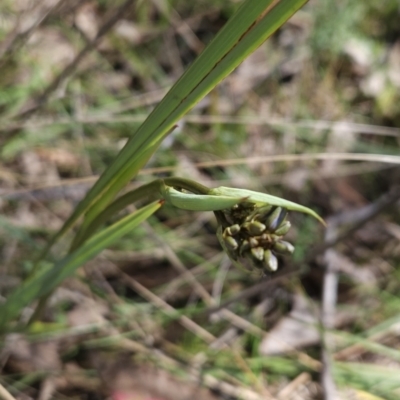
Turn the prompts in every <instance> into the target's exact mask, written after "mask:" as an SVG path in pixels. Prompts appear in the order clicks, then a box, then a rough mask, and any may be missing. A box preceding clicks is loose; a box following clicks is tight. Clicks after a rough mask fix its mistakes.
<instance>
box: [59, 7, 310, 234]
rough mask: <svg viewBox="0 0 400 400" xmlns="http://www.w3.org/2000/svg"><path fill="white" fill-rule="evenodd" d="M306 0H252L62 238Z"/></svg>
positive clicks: (92, 192)
mask: <svg viewBox="0 0 400 400" xmlns="http://www.w3.org/2000/svg"><path fill="white" fill-rule="evenodd" d="M306 1H307V0H280V1H279V0H278V1H272V0H246V1H245V2H244V3H243V4H242V6H241V7H240V8H239V9H238V11H237V12H236V13H235V15H234V16H233V17H232V18H231V19H230V20H229V21H228V23H227V24H226V25H225V26H224V27H223V28H222V29H221V31H220V32H219V33H218V35H217V36H216V37H215V39H214V40H213V41H212V42H211V43H210V44H209V45H208V46H207V48H206V49H205V50H204V51H203V53H202V54H201V55H200V56H199V57H198V58H197V59H196V61H195V62H194V63H193V64H192V65H191V67H190V68H189V69H188V70H187V71H186V72H185V74H184V75H183V76H182V77H181V78H180V79H179V80H178V82H176V84H175V85H174V86H173V87H172V89H171V90H170V91H169V92H168V94H167V95H166V96H165V97H164V99H163V100H162V101H161V103H160V104H159V105H158V106H157V107H156V108H155V109H154V111H153V112H152V113H151V114H150V115H149V117H148V118H147V119H146V121H145V122H144V123H143V124H142V125H141V126H140V127H139V129H138V130H137V131H136V132H135V134H134V135H133V136H132V137H131V139H130V140H129V141H128V143H127V145H126V146H125V147H124V149H123V150H122V151H121V152H120V154H119V155H118V157H117V158H116V160H115V161H114V162H113V164H112V165H111V166H110V167H109V168H108V169H107V170H106V171H105V172H104V173H103V175H102V176H101V177H100V178H99V180H98V181H97V182H96V184H95V185H94V186H93V187H92V189H91V190H90V191H89V192H88V194H87V195H86V197H85V198H84V199H83V200H82V201H81V203H80V204H79V205H78V207H77V208H76V209H75V211H74V213H73V214H72V215H71V217H70V218H69V219H68V221H67V222H66V223H65V225H64V226H63V228H62V230H61V231H60V232H59V233H58V235H57V237H56V238H58V237H59V236H61V235H62V234H63V233H64V232H66V231H67V230H68V229H69V228H70V227H71V226H72V225H73V224H74V223H75V222H76V221H77V220H78V218H79V217H80V216H81V215H82V214H84V213H86V212H87V211H88V210H89V209H90V208H91V207H92V210H91V212H90V213H89V215H88V217H87V220H86V222H85V224H87V225H88V224H90V222H91V221H92V220H93V219H94V218H95V217H96V215H97V214H98V213H100V212H101V211H102V210H103V209H104V208H105V207H106V206H107V205H108V204H109V203H110V202H111V201H112V199H113V198H114V197H115V195H116V194H117V193H118V192H119V191H120V190H121V188H123V187H124V186H125V185H126V183H127V182H128V181H129V180H130V179H132V178H133V177H134V176H135V175H136V174H137V172H138V171H139V170H140V168H141V167H142V166H143V165H144V163H145V162H146V161H147V159H148V158H149V157H150V156H151V154H152V153H153V152H154V151H155V150H156V148H157V147H158V146H159V144H160V143H161V141H162V139H163V138H164V137H165V136H166V135H167V134H168V133H169V132H170V131H171V130H172V129H173V127H174V124H176V122H177V121H178V120H179V119H180V118H181V117H182V116H183V115H184V114H185V113H187V112H188V111H189V110H190V109H191V108H192V107H193V106H194V105H195V104H196V103H197V102H198V101H199V100H201V98H203V97H204V96H205V95H206V94H207V93H208V92H209V91H210V90H211V89H213V87H215V85H216V84H217V83H218V82H220V81H221V80H222V79H223V78H224V77H226V76H227V75H228V74H229V73H230V72H232V70H233V69H234V68H236V67H237V66H238V65H239V64H240V62H241V61H242V60H243V59H244V58H245V57H247V56H248V55H249V54H250V53H251V52H252V51H254V49H256V48H257V47H258V46H259V45H260V44H261V43H262V42H263V41H265V40H266V39H267V38H268V36H270V35H271V34H272V33H273V32H274V31H275V30H276V29H278V28H279V26H281V25H282V24H283V22H284V21H286V20H287V19H288V18H289V17H290V16H291V15H292V14H293V13H294V12H295V11H296V10H297V9H299V8H300V7H301V6H302V5H303V4H304V3H306ZM271 5H274V7H273V8H271V9H270V7H271ZM265 13H266V15H264V14H265ZM261 16H263V17H261ZM93 205H94V207H93Z"/></svg>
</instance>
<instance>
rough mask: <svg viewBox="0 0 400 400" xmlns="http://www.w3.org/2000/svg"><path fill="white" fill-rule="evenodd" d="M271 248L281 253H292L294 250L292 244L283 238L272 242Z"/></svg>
mask: <svg viewBox="0 0 400 400" xmlns="http://www.w3.org/2000/svg"><path fill="white" fill-rule="evenodd" d="M273 249H274V250H275V251H276V252H278V253H281V254H293V252H294V246H293V245H292V244H291V243H289V242H285V241H284V240H278V241H277V242H276V243H274V245H273Z"/></svg>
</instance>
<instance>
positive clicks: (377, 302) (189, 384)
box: [0, 0, 400, 400]
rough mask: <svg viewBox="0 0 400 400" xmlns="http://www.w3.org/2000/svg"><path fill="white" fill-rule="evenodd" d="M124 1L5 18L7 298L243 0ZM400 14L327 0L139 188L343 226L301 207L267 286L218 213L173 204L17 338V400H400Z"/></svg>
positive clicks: (386, 6) (5, 343)
mask: <svg viewBox="0 0 400 400" xmlns="http://www.w3.org/2000/svg"><path fill="white" fill-rule="evenodd" d="M115 3H116V2H111V1H101V2H100V1H98V2H95V1H93V2H92V1H85V2H82V1H67V0H46V1H44V0H43V1H40V2H29V1H23V0H21V1H19V2H14V1H11V0H10V1H7V0H6V1H3V2H2V3H1V5H0V40H1V42H0V56H1V58H0V87H1V91H0V112H1V122H2V123H1V125H0V129H1V135H0V154H1V161H0V196H1V197H0V208H1V216H0V274H1V279H0V294H1V296H2V297H1V298H2V299H4V298H6V297H7V296H8V294H9V293H10V292H11V291H12V289H13V288H14V287H16V286H17V285H18V284H19V282H20V281H21V280H22V279H23V278H24V276H26V275H27V273H28V272H29V270H30V269H31V267H32V264H33V260H34V257H35V256H36V255H37V254H38V253H39V251H40V249H41V248H43V246H44V245H45V243H46V242H47V241H48V240H49V238H50V237H51V234H52V233H54V232H55V231H56V230H57V229H58V228H59V227H60V226H61V224H62V222H63V221H64V220H65V219H66V218H67V217H68V215H69V214H70V213H71V210H72V209H73V207H74V206H75V205H76V204H77V202H78V201H79V200H80V199H81V198H82V197H83V195H84V193H85V192H86V190H87V189H88V188H89V187H90V186H91V185H92V184H93V182H94V181H95V179H96V176H97V175H98V174H99V173H101V172H102V171H103V170H104V168H105V167H106V166H107V165H109V163H110V161H111V160H112V159H113V157H114V156H115V155H116V154H117V152H118V151H119V149H120V148H121V147H122V145H123V144H124V143H125V141H126V139H127V137H128V136H129V135H130V134H132V132H134V131H135V129H136V128H137V126H138V124H139V123H140V122H141V121H143V119H144V118H145V117H146V115H147V114H148V113H149V112H150V110H151V109H152V107H153V106H154V104H156V103H157V102H158V101H159V100H160V99H161V98H162V96H163V95H164V93H165V92H166V90H167V89H168V88H169V87H170V85H171V84H172V83H173V82H175V80H176V79H177V78H178V77H179V76H180V75H181V74H182V72H183V71H184V70H185V68H186V67H187V65H189V64H190V63H191V62H192V61H193V60H194V58H195V56H196V55H197V54H198V53H199V52H201V50H202V49H203V47H204V45H205V44H207V43H208V42H209V40H211V39H212V37H213V36H214V35H215V34H216V33H217V32H218V30H219V29H220V27H221V26H223V24H224V23H225V21H226V20H227V18H229V16H230V15H231V14H232V13H233V12H234V10H235V9H236V7H237V4H236V2H232V1H218V2H215V1H206V0H203V1H202V2H198V3H196V4H195V5H194V4H192V3H190V2H185V1H177V0H174V1H171V2H166V1H163V0H161V1H149V2H139V3H138V4H133V2H126V3H122V2H118V4H115ZM399 12H400V11H399V6H398V3H397V2H396V1H395V0H392V1H386V2H379V4H377V2H372V1H352V2H351V1H319V2H314V1H310V3H309V4H308V5H307V7H305V8H304V9H303V10H302V11H301V12H299V13H298V14H296V15H295V16H294V17H293V18H292V19H291V20H290V21H289V22H288V23H287V24H286V25H285V26H284V27H283V28H282V29H281V30H280V31H279V32H278V33H277V34H276V35H275V36H274V37H273V38H272V39H271V40H270V41H268V42H267V43H265V45H263V46H262V47H261V48H260V49H259V50H257V51H256V52H255V53H254V54H253V55H252V56H251V57H250V58H249V59H248V60H246V61H245V62H244V63H243V64H242V66H240V67H239V68H238V69H237V71H235V72H234V73H233V74H232V76H230V77H229V78H228V79H227V80H226V81H224V83H223V84H222V85H220V86H219V87H218V88H217V89H216V90H214V91H213V92H212V93H211V94H210V95H209V96H207V97H206V98H205V99H204V100H203V101H202V102H201V103H200V104H199V105H198V106H196V108H195V109H194V110H193V111H192V112H191V113H190V114H189V115H188V116H187V117H185V118H184V120H182V121H181V123H180V126H179V129H177V130H176V132H174V134H173V135H171V136H170V137H168V138H167V139H166V140H165V142H164V143H163V145H162V148H161V149H160V150H159V151H158V152H157V154H156V155H155V156H154V157H153V158H152V160H151V161H150V163H149V165H148V166H147V167H146V168H145V169H144V170H143V171H142V174H141V175H140V179H139V181H140V182H133V183H132V185H133V186H134V185H137V184H139V183H142V182H148V181H149V180H150V179H151V178H152V177H154V176H160V177H163V176H170V175H171V174H174V175H178V176H183V177H188V178H191V179H195V180H198V181H200V182H202V183H204V184H206V185H208V186H220V185H224V186H233V187H245V188H248V189H254V190H259V191H268V192H269V193H272V194H275V195H278V196H283V197H285V198H287V199H290V200H293V201H296V202H299V203H302V204H304V205H306V206H308V207H311V208H313V209H315V210H316V211H318V212H319V213H320V214H321V215H322V216H323V217H324V218H325V219H326V220H327V221H328V228H327V229H326V230H325V229H324V228H323V227H322V226H319V225H318V224H317V222H314V221H313V220H311V219H310V218H308V217H305V216H302V215H298V214H293V215H291V221H292V225H293V226H294V228H293V229H292V231H291V232H290V234H289V239H290V240H291V241H292V242H293V243H295V244H296V252H295V253H294V256H293V258H292V259H290V258H287V257H283V258H282V259H281V260H280V263H281V266H282V268H281V269H280V271H279V272H278V273H277V274H276V275H274V276H272V277H270V278H268V279H261V277H260V276H259V275H258V274H256V273H254V274H249V273H247V272H245V271H240V270H237V269H235V268H233V267H232V266H231V265H230V262H229V260H228V259H227V258H226V256H225V255H224V254H223V253H222V251H221V248H220V246H219V244H218V241H217V239H216V237H215V229H216V223H215V221H214V217H213V215H212V214H207V213H204V214H203V213H195V214H193V213H191V214H189V213H186V212H183V211H182V212H180V211H177V210H174V209H167V208H163V209H162V211H160V212H159V213H158V214H157V216H156V217H154V218H151V219H150V220H149V222H148V223H146V224H144V225H143V226H141V227H140V228H139V229H137V230H136V231H135V232H132V233H131V234H130V235H129V236H127V237H125V238H123V240H121V241H120V243H118V244H117V245H115V246H114V247H113V248H112V249H109V250H107V251H105V252H103V253H102V254H101V256H99V257H98V258H96V259H95V260H93V261H91V262H90V263H89V264H88V265H86V266H85V267H84V268H82V270H81V271H80V272H79V273H78V274H77V276H76V277H75V278H73V279H69V280H68V281H67V282H65V283H64V284H63V285H62V287H60V288H59V289H58V290H57V291H56V292H55V293H54V295H53V296H52V298H51V301H50V302H49V306H48V308H47V310H46V312H45V315H44V317H43V319H42V322H40V323H39V322H38V323H35V324H34V325H33V326H32V328H31V330H30V332H27V333H23V334H22V333H13V334H9V335H6V336H4V337H3V339H2V342H1V343H2V350H1V353H0V366H1V368H2V370H1V375H0V384H1V385H2V386H0V397H1V396H3V397H4V398H7V397H6V396H8V395H9V396H14V398H17V399H28V398H35V399H42V400H46V399H49V398H57V399H58V398H60V399H63V398H69V399H71V398H76V399H103V398H113V399H115V400H129V399H147V400H150V399H152V400H163V399H164V400H167V399H174V400H178V399H189V398H195V399H220V398H225V399H236V398H243V399H251V400H252V399H318V398H322V397H325V398H326V399H334V398H346V399H347V398H349V399H353V398H354V399H366V398H367V397H366V396H367V395H374V396H377V397H374V398H383V399H398V398H399V397H400V378H399V376H400V364H399V363H400V340H399V321H400V314H399V311H398V310H399V309H400V299H399V296H398V293H399V286H400V282H399V277H400V264H399V262H400V225H399V221H400V208H399V205H400V204H399V196H400V189H399V182H400V170H399V167H398V165H399V163H400V157H399V144H400V128H399V123H400V109H399V107H398V104H399V102H400V95H399V93H400V28H399V25H398V20H399V17H400V15H399ZM114 22H115V24H114ZM97 42H98V43H97ZM94 44H98V46H97V48H94V46H93V45H94ZM70 240H71V236H70V237H67V238H66V239H65V242H61V243H60V244H59V245H58V246H57V248H56V249H55V251H54V253H53V254H52V256H51V257H52V259H50V260H49V261H53V260H55V259H57V258H58V257H59V255H60V254H63V253H64V252H65V251H66V249H67V246H68V243H69V241H70ZM218 306H220V309H218V310H217V307H218ZM31 311H32V310H31V309H27V310H25V311H24V313H23V315H22V317H21V318H22V319H23V320H27V319H28V318H29V315H30V313H31ZM3 391H4V395H3ZM335 392H336V393H339V394H337V395H335ZM9 398H12V397H9ZM369 398H370V397H369Z"/></svg>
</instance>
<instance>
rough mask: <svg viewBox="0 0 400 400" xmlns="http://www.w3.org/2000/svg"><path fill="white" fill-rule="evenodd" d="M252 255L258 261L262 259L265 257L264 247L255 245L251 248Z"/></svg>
mask: <svg viewBox="0 0 400 400" xmlns="http://www.w3.org/2000/svg"><path fill="white" fill-rule="evenodd" d="M251 255H252V256H253V257H254V258H255V259H256V260H258V261H262V260H263V258H264V249H263V248H262V247H255V248H254V249H251Z"/></svg>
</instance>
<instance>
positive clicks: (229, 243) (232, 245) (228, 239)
mask: <svg viewBox="0 0 400 400" xmlns="http://www.w3.org/2000/svg"><path fill="white" fill-rule="evenodd" d="M223 240H224V243H225V246H226V247H227V248H228V249H229V250H236V249H237V248H238V247H239V244H238V242H237V241H236V240H235V239H234V238H233V237H232V236H224V237H223Z"/></svg>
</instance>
